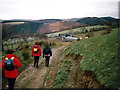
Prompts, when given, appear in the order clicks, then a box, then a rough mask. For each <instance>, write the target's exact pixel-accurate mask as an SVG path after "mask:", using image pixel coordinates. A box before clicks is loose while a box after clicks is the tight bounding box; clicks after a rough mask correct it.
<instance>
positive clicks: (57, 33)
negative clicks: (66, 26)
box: [46, 25, 107, 37]
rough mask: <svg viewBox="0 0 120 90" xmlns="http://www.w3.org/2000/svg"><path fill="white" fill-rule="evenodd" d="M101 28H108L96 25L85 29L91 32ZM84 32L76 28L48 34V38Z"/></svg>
mask: <svg viewBox="0 0 120 90" xmlns="http://www.w3.org/2000/svg"><path fill="white" fill-rule="evenodd" d="M101 27H107V26H103V25H96V26H87V27H85V28H86V29H87V30H90V29H91V28H101ZM82 30H83V28H82V27H81V28H75V29H71V30H65V31H60V32H55V33H50V34H46V36H48V37H50V36H58V35H59V34H63V33H81V32H82Z"/></svg>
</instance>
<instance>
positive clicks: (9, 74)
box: [0, 50, 22, 90]
mask: <svg viewBox="0 0 120 90" xmlns="http://www.w3.org/2000/svg"><path fill="white" fill-rule="evenodd" d="M9 60H11V61H12V66H9V67H8V66H6V62H8V61H9ZM9 63H10V62H9ZM21 65H22V63H21V62H20V60H19V59H18V57H17V56H15V55H14V54H13V50H8V51H7V55H6V56H5V57H4V59H3V60H2V61H1V62H0V67H1V68H2V69H3V70H4V75H5V77H6V78H7V80H8V87H9V90H13V89H14V84H15V80H16V78H17V76H18V70H17V68H18V67H20V66H21Z"/></svg>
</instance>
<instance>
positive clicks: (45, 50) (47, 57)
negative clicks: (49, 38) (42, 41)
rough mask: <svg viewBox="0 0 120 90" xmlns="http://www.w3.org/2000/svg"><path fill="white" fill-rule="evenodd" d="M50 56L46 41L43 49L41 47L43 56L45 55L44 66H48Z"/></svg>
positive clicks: (50, 52)
mask: <svg viewBox="0 0 120 90" xmlns="http://www.w3.org/2000/svg"><path fill="white" fill-rule="evenodd" d="M51 56H52V51H51V48H50V47H49V45H48V43H46V45H45V47H44V49H43V58H44V57H45V66H46V67H48V66H49V59H50V57H51Z"/></svg>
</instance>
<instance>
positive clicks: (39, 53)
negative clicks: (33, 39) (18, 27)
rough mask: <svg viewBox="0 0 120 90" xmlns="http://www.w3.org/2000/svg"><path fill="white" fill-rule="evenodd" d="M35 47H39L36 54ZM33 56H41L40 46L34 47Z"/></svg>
mask: <svg viewBox="0 0 120 90" xmlns="http://www.w3.org/2000/svg"><path fill="white" fill-rule="evenodd" d="M34 47H38V52H37V53H34ZM32 55H33V56H41V48H40V46H39V45H34V46H32Z"/></svg>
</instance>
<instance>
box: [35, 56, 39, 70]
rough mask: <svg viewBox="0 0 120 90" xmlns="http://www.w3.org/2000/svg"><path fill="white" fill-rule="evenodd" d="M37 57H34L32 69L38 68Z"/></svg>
mask: <svg viewBox="0 0 120 90" xmlns="http://www.w3.org/2000/svg"><path fill="white" fill-rule="evenodd" d="M38 63H39V56H34V67H37V68H38Z"/></svg>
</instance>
